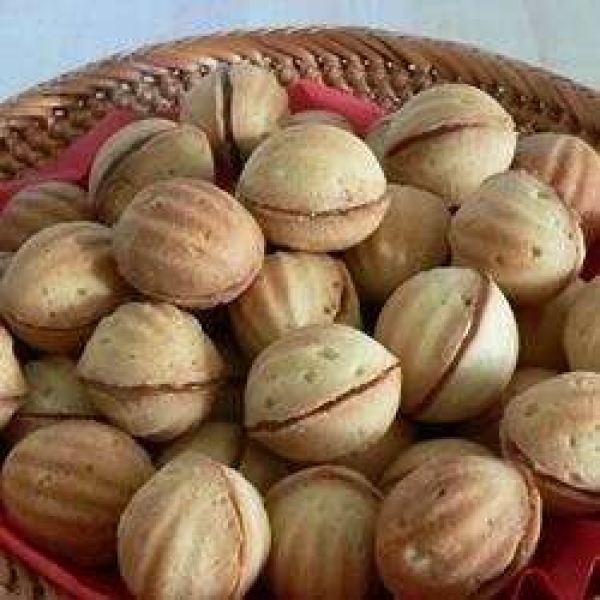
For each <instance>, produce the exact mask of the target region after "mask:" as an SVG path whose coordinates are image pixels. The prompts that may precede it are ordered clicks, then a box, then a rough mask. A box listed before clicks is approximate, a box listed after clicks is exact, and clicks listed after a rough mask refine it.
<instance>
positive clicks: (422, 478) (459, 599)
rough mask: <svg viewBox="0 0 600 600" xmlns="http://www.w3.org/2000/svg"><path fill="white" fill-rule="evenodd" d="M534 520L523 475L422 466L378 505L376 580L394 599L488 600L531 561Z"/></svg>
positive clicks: (444, 464) (472, 463)
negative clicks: (379, 580) (379, 579)
mask: <svg viewBox="0 0 600 600" xmlns="http://www.w3.org/2000/svg"><path fill="white" fill-rule="evenodd" d="M540 521H541V502H540V497H539V493H538V491H537V489H536V487H535V485H534V483H533V479H532V478H531V476H530V475H529V474H528V473H527V471H525V470H521V469H517V468H515V467H513V466H511V465H509V464H506V463H504V462H502V461H500V460H498V459H495V458H488V457H482V456H462V457H459V458H449V459H445V460H440V461H439V462H428V463H427V464H426V466H423V467H422V468H418V469H416V470H415V471H413V472H412V473H410V474H409V475H408V476H407V477H405V478H404V479H402V480H401V481H400V482H399V483H398V484H396V486H395V487H394V488H393V489H392V491H391V492H390V494H389V495H388V496H387V497H386V499H385V500H384V502H383V505H382V508H381V512H380V513H379V518H378V521H377V536H376V545H375V549H376V550H375V551H376V558H377V566H378V568H379V573H380V575H381V577H382V579H383V581H384V583H385V585H386V587H387V588H388V590H389V591H390V592H392V593H393V594H394V595H395V596H397V597H403V598H419V599H420V600H439V599H440V598H444V599H446V600H464V599H465V598H473V599H484V598H486V599H487V598H494V597H496V595H497V594H498V592H499V591H500V590H502V589H504V588H505V587H506V586H507V585H508V584H509V583H510V581H511V580H512V579H513V577H514V576H515V575H516V574H517V573H518V571H519V570H520V569H521V568H522V567H524V566H525V565H526V564H527V562H528V561H529V559H530V558H531V556H532V555H533V553H534V551H535V547H536V545H537V541H538V538H539V534H540V524H541V523H540Z"/></svg>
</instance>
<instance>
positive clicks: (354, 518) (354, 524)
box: [265, 465, 381, 600]
mask: <svg viewBox="0 0 600 600" xmlns="http://www.w3.org/2000/svg"><path fill="white" fill-rule="evenodd" d="M380 500H381V495H380V493H379V492H378V490H377V489H375V488H374V487H373V486H372V485H371V484H370V483H369V482H368V481H367V480H366V479H365V478H364V477H362V476H361V475H359V474H358V473H356V472H354V471H351V470H349V469H345V468H343V467H335V466H331V465H325V466H320V467H312V468H310V469H305V470H303V471H300V472H298V473H296V474H294V475H291V476H289V477H287V478H286V479H284V480H283V481H280V482H279V483H278V484H277V485H275V486H274V487H273V488H271V490H270V491H269V493H268V494H267V497H266V499H265V505H266V508H267V512H268V513H269V518H270V520H271V530H272V536H273V541H272V546H271V554H270V556H269V561H268V563H267V569H266V575H267V580H268V583H269V585H270V587H271V589H272V590H273V593H274V596H275V598H278V599H281V600H284V599H285V600H306V599H308V598H327V600H361V599H364V600H367V599H369V598H373V597H375V595H376V592H377V590H378V582H377V575H376V569H375V559H374V554H373V543H374V539H375V523H376V519H377V513H378V511H379V505H380Z"/></svg>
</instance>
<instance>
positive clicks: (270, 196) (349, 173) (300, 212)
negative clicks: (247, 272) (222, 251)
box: [236, 123, 389, 252]
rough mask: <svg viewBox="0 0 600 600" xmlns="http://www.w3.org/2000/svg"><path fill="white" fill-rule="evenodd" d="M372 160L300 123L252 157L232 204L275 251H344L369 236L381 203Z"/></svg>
mask: <svg viewBox="0 0 600 600" xmlns="http://www.w3.org/2000/svg"><path fill="white" fill-rule="evenodd" d="M384 192H385V176H384V174H383V171H382V169H381V167H380V166H379V164H378V162H377V159H376V157H375V156H374V154H373V153H372V152H371V150H370V149H369V147H368V146H367V145H366V144H365V143H364V142H363V141H362V140H360V139H359V138H357V137H356V136H354V135H352V134H351V133H348V132H347V131H344V130H342V129H340V128H339V127H332V126H331V125H324V124H321V123H305V124H304V125H296V126H295V127H289V128H287V129H283V130H281V131H278V132H276V133H274V134H273V135H272V136H271V137H270V138H269V139H267V140H266V141H265V142H264V143H263V144H261V145H260V147H259V148H257V149H256V151H255V152H254V153H253V154H252V156H251V157H250V159H249V160H248V162H247V163H246V165H245V167H244V170H243V171H242V174H241V176H240V180H239V182H238V186H237V190H236V196H237V198H238V199H239V200H240V202H242V203H243V204H244V205H245V206H246V207H247V208H248V210H250V212H252V214H253V215H254V216H255V217H256V219H257V221H258V222H259V224H260V226H261V227H262V229H263V231H264V233H265V237H266V238H267V239H268V240H269V241H270V242H272V243H273V244H275V245H277V246H285V247H287V248H293V249H296V250H308V251H312V252H330V251H334V250H344V249H346V248H349V247H350V246H354V245H355V244H357V243H358V242H360V241H362V240H363V239H365V238H366V237H367V236H368V235H369V234H370V233H372V232H373V231H374V230H375V229H376V227H377V226H378V225H379V223H380V222H381V220H382V219H383V215H384V214H385V211H386V210H387V208H388V205H389V199H388V198H387V197H386V196H385V195H384Z"/></svg>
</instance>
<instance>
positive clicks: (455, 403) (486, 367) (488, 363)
mask: <svg viewBox="0 0 600 600" xmlns="http://www.w3.org/2000/svg"><path fill="white" fill-rule="evenodd" d="M375 337H376V339H378V340H379V341H380V342H381V343H382V344H383V345H384V346H386V347H387V348H388V349H389V350H390V351H391V352H393V353H394V354H395V355H396V356H397V357H398V359H399V361H400V365H401V367H402V378H403V381H402V408H401V410H402V412H403V414H405V415H407V416H410V417H411V418H414V419H417V420H419V421H426V422H441V423H445V422H453V421H462V420H465V419H469V418H472V417H474V416H475V415H477V414H479V413H481V412H483V411H484V410H486V409H487V408H488V407H489V406H490V404H492V403H493V402H494V401H495V400H496V398H497V397H498V394H499V393H500V392H501V391H502V389H503V388H504V386H506V384H507V383H508V381H509V380H510V378H511V376H512V374H513V371H514V369H515V365H516V362H517V353H518V348H519V341H518V335H517V325H516V323H515V318H514V316H513V313H512V310H511V308H510V306H509V304H508V302H507V301H506V299H505V298H504V296H503V294H502V292H501V291H500V289H499V288H498V286H497V285H496V284H495V283H494V282H493V281H492V279H491V278H489V277H488V276H485V275H482V274H481V273H479V272H477V271H474V270H472V269H465V268H458V267H441V268H437V269H432V270H430V271H424V272H422V273H419V274H418V275H415V276H414V277H412V278H410V279H409V280H408V281H406V282H405V283H404V284H402V285H401V286H400V287H399V288H398V289H397V290H396V291H395V292H394V293H393V294H392V296H391V297H390V298H389V299H388V301H387V302H386V304H385V306H384V307H383V310H382V311H381V313H380V315H379V319H378V321H377V326H376V328H375Z"/></svg>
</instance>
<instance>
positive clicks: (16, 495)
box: [2, 419, 154, 566]
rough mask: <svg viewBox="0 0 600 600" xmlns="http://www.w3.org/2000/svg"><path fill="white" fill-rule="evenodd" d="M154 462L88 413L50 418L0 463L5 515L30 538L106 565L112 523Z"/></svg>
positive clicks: (111, 554)
mask: <svg viewBox="0 0 600 600" xmlns="http://www.w3.org/2000/svg"><path fill="white" fill-rule="evenodd" d="M153 472H154V469H153V467H152V462H151V461H150V457H149V456H148V454H147V453H146V451H145V450H144V449H143V448H142V447H141V446H140V445H139V444H137V443H136V442H135V441H134V440H133V439H131V438H130V437H129V436H128V435H127V434H125V433H123V432H122V431H120V430H118V429H116V428H114V427H111V426H109V425H105V424H102V423H98V422H95V421H88V420H76V419H73V420H70V421H63V422H62V423H55V424H54V425H49V426H48V427H44V428H43V429H38V430H37V431H34V432H33V433H31V434H30V435H28V436H27V437H25V438H23V439H22V440H21V441H20V442H19V443H18V444H17V445H16V446H15V447H14V448H13V449H12V451H11V452H10V454H9V455H8V457H7V458H6V461H5V462H4V465H3V467H2V501H3V504H4V507H5V509H6V513H7V517H8V520H9V522H10V523H11V524H12V525H14V526H15V527H16V528H17V530H18V531H20V532H22V533H23V534H24V535H25V536H26V537H27V538H29V539H30V540H31V541H32V542H33V543H34V544H35V545H37V546H39V547H40V548H42V549H43V550H47V551H48V552H50V553H51V554H56V555H58V556H61V557H63V558H66V559H67V560H69V561H71V562H74V563H77V564H80V565H84V566H102V565H107V564H111V563H112V562H113V561H114V559H115V556H116V549H117V548H116V546H117V539H116V537H117V524H118V522H119V518H120V517H121V513H122V512H123V510H125V507H126V506H127V504H128V503H129V500H130V499H131V497H132V496H133V494H134V492H135V491H136V490H137V489H138V488H139V487H140V486H141V485H142V484H143V483H145V482H146V480H147V479H149V478H150V477H151V475H152V474H153Z"/></svg>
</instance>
